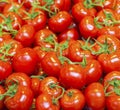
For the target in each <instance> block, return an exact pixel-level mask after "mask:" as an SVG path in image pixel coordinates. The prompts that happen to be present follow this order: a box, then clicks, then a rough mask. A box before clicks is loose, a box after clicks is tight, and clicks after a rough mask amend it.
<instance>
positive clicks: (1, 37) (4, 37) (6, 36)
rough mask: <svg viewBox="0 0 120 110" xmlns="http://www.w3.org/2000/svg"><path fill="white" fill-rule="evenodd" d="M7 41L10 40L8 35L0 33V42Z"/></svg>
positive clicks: (10, 37)
mask: <svg viewBox="0 0 120 110" xmlns="http://www.w3.org/2000/svg"><path fill="white" fill-rule="evenodd" d="M8 39H12V36H11V35H10V34H9V33H8V34H7V33H6V34H4V32H2V35H0V42H2V41H4V40H8Z"/></svg>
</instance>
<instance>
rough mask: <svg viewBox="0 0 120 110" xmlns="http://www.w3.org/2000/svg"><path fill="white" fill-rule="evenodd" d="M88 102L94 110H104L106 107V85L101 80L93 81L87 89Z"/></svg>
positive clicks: (86, 97)
mask: <svg viewBox="0 0 120 110" xmlns="http://www.w3.org/2000/svg"><path fill="white" fill-rule="evenodd" d="M84 94H85V99H86V104H87V105H88V107H89V108H91V109H92V110H102V109H104V108H105V94H104V87H103V85H102V84H101V83H99V82H94V83H91V84H90V85H88V86H87V88H86V89H85V93H84Z"/></svg>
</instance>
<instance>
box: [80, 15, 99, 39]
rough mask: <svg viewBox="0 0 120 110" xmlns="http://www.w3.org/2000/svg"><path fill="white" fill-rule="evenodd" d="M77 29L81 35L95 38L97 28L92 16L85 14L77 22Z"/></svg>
mask: <svg viewBox="0 0 120 110" xmlns="http://www.w3.org/2000/svg"><path fill="white" fill-rule="evenodd" d="M79 31H80V33H81V35H82V36H83V37H84V38H85V39H87V38H89V37H90V38H96V37H97V32H98V29H97V28H96V26H95V24H94V19H93V17H92V16H85V17H84V18H83V19H82V20H81V22H80V23H79Z"/></svg>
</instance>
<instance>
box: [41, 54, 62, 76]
mask: <svg viewBox="0 0 120 110" xmlns="http://www.w3.org/2000/svg"><path fill="white" fill-rule="evenodd" d="M41 67H42V69H43V71H44V72H45V73H46V74H47V75H48V76H55V77H58V76H59V72H60V69H61V62H60V60H59V59H58V56H57V54H56V53H55V52H48V53H47V54H46V55H45V56H44V58H43V59H42V61H41Z"/></svg>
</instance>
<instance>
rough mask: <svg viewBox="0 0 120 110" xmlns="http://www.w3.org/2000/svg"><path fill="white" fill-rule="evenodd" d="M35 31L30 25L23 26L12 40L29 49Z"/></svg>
mask: <svg viewBox="0 0 120 110" xmlns="http://www.w3.org/2000/svg"><path fill="white" fill-rule="evenodd" d="M34 34H35V29H34V27H33V26H32V25H28V24H26V25H23V26H22V27H21V28H20V29H19V30H18V33H17V34H16V35H15V37H14V39H15V40H17V41H19V42H21V44H22V45H23V46H24V47H30V46H31V45H32V44H33V40H34Z"/></svg>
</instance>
